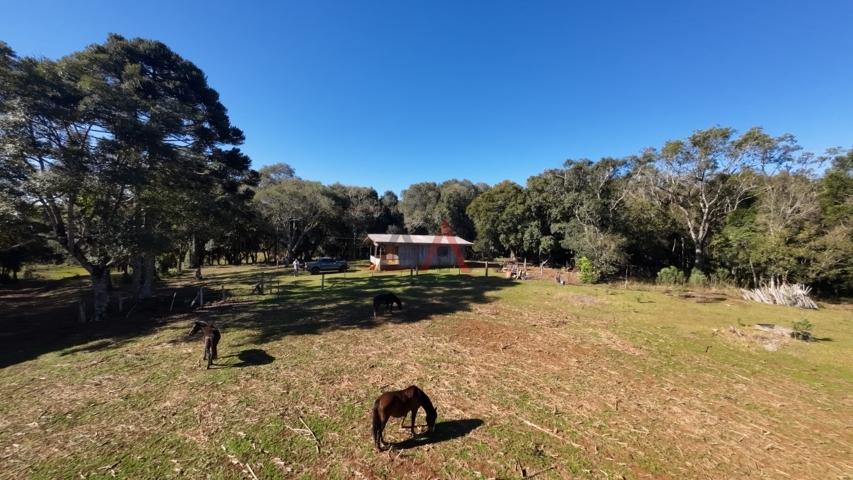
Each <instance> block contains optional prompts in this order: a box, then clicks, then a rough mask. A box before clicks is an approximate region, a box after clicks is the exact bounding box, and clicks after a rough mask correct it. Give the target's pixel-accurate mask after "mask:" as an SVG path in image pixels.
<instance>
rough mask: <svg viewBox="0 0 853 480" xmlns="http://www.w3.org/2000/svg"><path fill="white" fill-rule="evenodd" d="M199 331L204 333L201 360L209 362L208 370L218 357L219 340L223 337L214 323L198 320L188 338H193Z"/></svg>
mask: <svg viewBox="0 0 853 480" xmlns="http://www.w3.org/2000/svg"><path fill="white" fill-rule="evenodd" d="M198 331H202V332H203V333H204V337H203V338H204V354H203V356H202V358H201V360H202V361H207V368H210V366H211V365H212V364H213V361H214V360H216V358H217V357H218V355H217V352H216V346H217V345H219V339H220V338H221V337H222V335H221V334H220V333H219V329H218V328H216V326H215V325H213V322H210V323H207V322H202V321H199V320H196V322H195V323H194V324H193V328H192V330H190V333H188V334H187V336H188V337H192V336H193V335H195V334H196V333H197V332H198Z"/></svg>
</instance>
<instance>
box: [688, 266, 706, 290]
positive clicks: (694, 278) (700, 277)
mask: <svg viewBox="0 0 853 480" xmlns="http://www.w3.org/2000/svg"><path fill="white" fill-rule="evenodd" d="M687 283H689V284H690V286H691V287H707V286H708V277H707V276H706V275H705V274H704V273H702V272H701V271H700V270H699V269H698V268H694V269H693V271H692V272H690V278H689V279H688V280H687Z"/></svg>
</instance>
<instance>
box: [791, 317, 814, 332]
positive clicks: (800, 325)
mask: <svg viewBox="0 0 853 480" xmlns="http://www.w3.org/2000/svg"><path fill="white" fill-rule="evenodd" d="M791 327H792V328H793V329H794V331H795V332H799V333H811V331H812V328H814V325H812V322H810V321H808V320H806V319H805V318H803V319H802V320H797V321H795V322H794V323H793V324H792V325H791Z"/></svg>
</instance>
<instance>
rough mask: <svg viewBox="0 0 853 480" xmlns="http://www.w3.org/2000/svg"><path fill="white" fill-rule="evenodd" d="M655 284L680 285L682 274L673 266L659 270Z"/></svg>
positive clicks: (682, 280) (682, 278)
mask: <svg viewBox="0 0 853 480" xmlns="http://www.w3.org/2000/svg"><path fill="white" fill-rule="evenodd" d="M657 283H658V284H660V285H682V284H683V283H684V273H683V272H682V271H681V270H679V269H678V268H677V267H673V266H670V267H664V268H661V269H660V271H659V272H658V280H657Z"/></svg>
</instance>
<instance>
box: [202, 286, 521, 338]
mask: <svg viewBox="0 0 853 480" xmlns="http://www.w3.org/2000/svg"><path fill="white" fill-rule="evenodd" d="M252 280H253V279H252ZM249 281H251V280H249ZM513 283H514V282H513V281H512V280H506V279H502V278H496V277H489V278H484V277H473V276H470V275H457V274H448V273H428V274H421V275H420V276H418V277H409V276H408V275H381V276H379V275H377V276H372V277H371V276H361V277H344V276H335V278H329V276H327V278H326V281H325V284H326V287H325V288H323V289H321V288H320V286H319V285H318V284H317V283H316V282H315V283H312V284H303V283H299V284H296V283H293V282H292V280H291V282H287V281H283V282H282V283H280V284H279V288H278V289H277V293H274V294H270V295H264V296H258V297H257V298H258V300H257V301H255V302H253V303H247V304H244V305H241V306H240V308H239V309H230V310H223V311H221V312H210V313H206V315H208V317H207V318H208V319H209V320H213V321H215V322H217V325H227V326H228V328H235V327H237V328H241V329H248V330H253V331H254V332H256V333H255V335H254V336H251V337H250V338H249V339H247V341H246V342H245V343H244V344H245V345H249V344H257V343H260V344H263V343H266V342H273V341H277V340H280V339H281V338H284V337H287V336H292V335H318V334H322V333H325V332H329V331H334V330H340V329H370V328H375V327H377V326H380V325H382V324H385V323H414V322H419V321H422V320H424V319H427V318H431V317H433V316H437V315H446V314H451V313H455V312H460V311H470V310H471V309H472V306H473V305H475V304H484V303H488V302H490V301H491V299H490V298H489V294H490V293H491V292H495V291H498V290H501V289H503V288H506V287H508V286H510V285H512V284H513ZM382 292H393V293H395V294H396V295H397V296H398V297H400V299H401V300H402V302H403V309H402V310H396V309H395V310H394V311H393V312H392V313H384V314H381V315H379V316H378V317H377V318H374V317H373V297H374V296H375V295H377V294H379V293H382Z"/></svg>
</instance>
